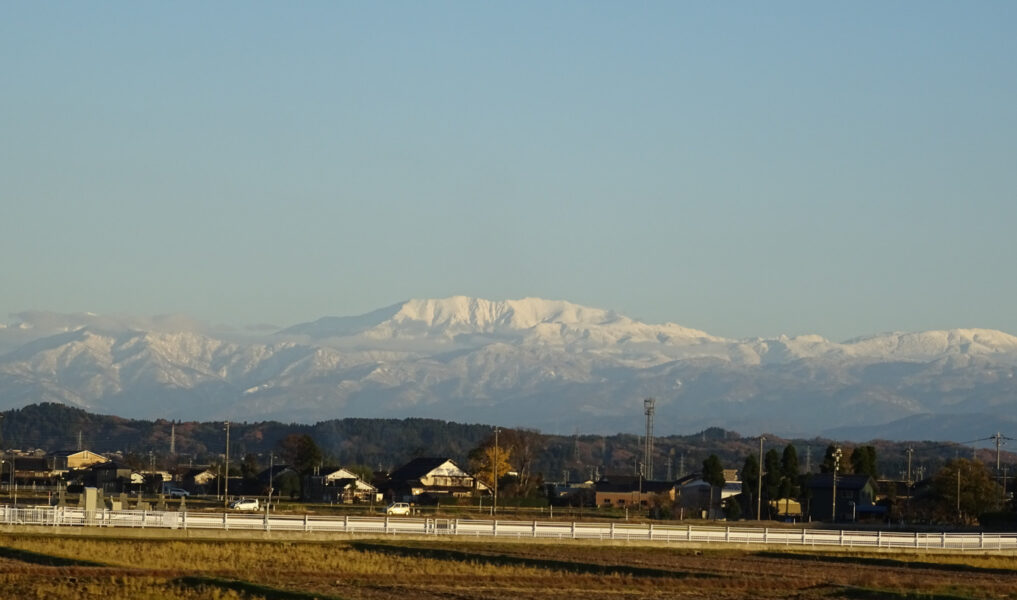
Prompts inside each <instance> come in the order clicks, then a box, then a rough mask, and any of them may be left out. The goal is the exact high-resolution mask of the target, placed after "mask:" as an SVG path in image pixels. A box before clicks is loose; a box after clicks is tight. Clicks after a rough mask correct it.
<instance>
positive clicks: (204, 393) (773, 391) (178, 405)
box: [0, 296, 1017, 441]
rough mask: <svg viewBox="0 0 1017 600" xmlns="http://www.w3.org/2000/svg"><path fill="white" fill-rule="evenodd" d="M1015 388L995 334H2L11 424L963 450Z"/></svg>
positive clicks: (512, 322)
mask: <svg viewBox="0 0 1017 600" xmlns="http://www.w3.org/2000/svg"><path fill="white" fill-rule="evenodd" d="M1015 370H1017V337H1014V336H1012V335H1009V334H1007V333H1003V332H1000V331H994V330H985V329H955V330H949V331H927V332H919V333H889V334H880V335H874V336H869V337H863V338H857V339H853V340H850V341H847V342H842V343H837V342H832V341H829V340H826V339H823V338H822V337H819V336H797V337H784V336H781V337H778V338H773V339H748V340H732V339H725V338H721V337H717V336H713V335H710V334H709V333H706V332H703V331H697V330H695V329H690V328H686V327H682V326H680V325H676V324H673V323H666V324H662V325H654V324H647V323H641V322H639V321H635V320H633V319H630V318H628V317H625V316H623V315H620V314H618V313H615V312H613V311H608V310H601V309H597V308H589V307H584V306H579V305H576V304H572V303H569V302H564V301H552V300H543V299H538V298H526V299H522V300H509V301H488V300H483V299H477V298H467V297H461V296H457V297H452V298H445V299H429V300H410V301H407V302H402V303H399V304H395V305H392V306H389V307H386V308H382V309H379V310H376V311H373V312H370V313H367V314H364V315H359V316H352V317H324V318H322V319H319V320H317V321H314V322H311V323H301V324H297V325H293V326H291V327H286V328H284V329H278V330H275V331H271V332H264V333H253V332H252V331H244V332H241V331H213V330H209V329H207V328H203V327H202V326H201V325H200V324H198V323H196V322H194V321H192V320H190V319H187V318H184V317H159V318H139V317H131V318H110V317H100V316H97V315H91V314H76V315H56V314H52V313H40V312H31V313H22V314H21V315H18V321H17V322H15V323H12V324H9V325H7V326H6V327H3V328H0V409H6V408H16V407H20V406H24V405H27V404H30V403H35V402H43V401H51V402H62V403H65V404H69V405H74V406H78V407H81V408H85V409H87V410H90V411H94V412H101V413H108V414H116V415H120V416H125V417H137V418H156V417H166V418H174V419H187V420H191V419H218V418H230V419H234V420H259V419H277V420H281V421H284V422H287V421H297V422H314V421H317V420H324V419H332V418H342V417H358V416H359V417H407V416H425V417H435V418H441V419H449V420H455V421H458V422H484V423H497V424H502V425H506V426H528V427H534V428H538V429H541V430H543V431H547V432H551V433H555V432H557V433H571V432H572V431H574V430H576V429H577V428H578V429H579V430H580V431H583V432H605V433H608V432H610V433H614V432H619V431H631V432H633V433H635V432H638V431H640V429H641V427H642V421H643V415H642V399H643V398H644V397H647V396H653V397H655V398H656V399H657V416H656V421H655V422H656V431H658V432H660V433H689V432H694V431H698V430H700V429H703V428H705V427H708V426H719V427H724V428H726V429H729V430H736V431H739V432H741V433H743V434H754V433H759V432H766V431H769V432H773V433H777V434H781V435H799V436H801V435H805V436H811V435H820V434H832V435H837V436H838V437H843V438H849V439H863V440H864V439H869V438H871V437H877V436H878V437H886V438H891V439H893V438H897V439H926V438H927V439H952V440H955V441H962V440H968V439H975V438H982V437H986V436H987V435H989V434H991V433H993V432H994V431H996V430H997V429H999V428H1001V427H1002V428H1003V429H1004V433H1006V432H1007V431H1006V430H1007V428H1009V431H1010V432H1017V427H1014V425H1015V424H1017V419H1014V417H1013V416H1012V415H1014V414H1017V413H1015V411H1014V408H1015V407H1017V382H1015V380H1014V372H1015ZM838 432H839V433H838Z"/></svg>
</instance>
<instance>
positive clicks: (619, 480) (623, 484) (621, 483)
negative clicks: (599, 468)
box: [596, 475, 675, 494]
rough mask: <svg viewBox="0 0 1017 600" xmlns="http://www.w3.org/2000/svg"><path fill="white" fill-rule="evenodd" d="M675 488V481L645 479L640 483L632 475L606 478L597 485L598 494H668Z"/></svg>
mask: <svg viewBox="0 0 1017 600" xmlns="http://www.w3.org/2000/svg"><path fill="white" fill-rule="evenodd" d="M674 487H675V482H673V481H655V480H649V479H644V480H642V482H640V480H639V477H634V476H632V475H625V476H618V475H615V476H612V477H605V478H604V479H601V480H600V481H598V482H597V483H596V490H597V491H598V492H614V493H628V492H638V491H639V490H640V489H642V490H643V493H645V494H659V493H661V492H667V491H669V490H671V489H673V488H674Z"/></svg>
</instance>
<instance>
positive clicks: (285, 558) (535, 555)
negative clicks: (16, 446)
mask: <svg viewBox="0 0 1017 600" xmlns="http://www.w3.org/2000/svg"><path fill="white" fill-rule="evenodd" d="M1015 581H1017V557H1013V556H980V555H979V556H975V555H972V556H956V555H954V556H945V555H925V554H900V555H898V554H859V553H815V554H812V553H806V552H763V551H748V550H730V549H724V550H716V551H709V550H708V551H702V550H695V549H681V548H674V547H671V548H655V547H650V546H629V545H617V546H596V545H592V544H587V543H577V542H571V541H569V542H559V543H553V544H525V543H505V542H479V541H473V542H464V541H461V540H450V539H442V538H439V539H433V540H426V541H411V540H393V539H391V538H389V539H384V540H381V539H379V540H342V541H336V542H317V541H315V542H310V541H308V542H300V541H250V540H247V541H221V540H216V541H197V540H159V539H116V538H105V537H94V538H89V537H58V536H50V535H4V536H0V589H2V590H4V592H3V594H4V597H12V598H53V599H60V598H92V597H94V598H99V597H108V598H170V599H177V598H179V599H190V598H294V599H310V598H323V599H324V598H349V599H353V598H393V597H407V598H449V597H454V598H461V599H472V598H476V599H481V598H483V599H491V598H505V599H509V598H511V599H518V598H563V599H564V598H576V597H587V598H604V597H611V598H674V597H680V598H722V599H723V598H788V597H793V598H932V599H944V600H945V599H948V598H972V599H974V598H1017V584H1015V583H1014V582H1015Z"/></svg>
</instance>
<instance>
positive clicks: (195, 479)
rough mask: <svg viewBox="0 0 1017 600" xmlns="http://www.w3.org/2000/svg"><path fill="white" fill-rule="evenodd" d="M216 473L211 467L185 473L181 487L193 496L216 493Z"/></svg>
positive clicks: (181, 480)
mask: <svg viewBox="0 0 1017 600" xmlns="http://www.w3.org/2000/svg"><path fill="white" fill-rule="evenodd" d="M215 479H216V472H215V471H214V470H212V468H211V467H197V468H191V469H188V470H186V471H184V473H183V475H182V476H181V477H180V487H182V488H184V489H185V490H187V491H188V492H191V493H192V494H209V493H214V492H215V491H216V490H215V487H216V481H215Z"/></svg>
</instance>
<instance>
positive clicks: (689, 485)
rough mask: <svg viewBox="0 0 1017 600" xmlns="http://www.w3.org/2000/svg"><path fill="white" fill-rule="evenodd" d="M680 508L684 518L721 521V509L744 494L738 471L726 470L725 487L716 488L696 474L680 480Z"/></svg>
mask: <svg viewBox="0 0 1017 600" xmlns="http://www.w3.org/2000/svg"><path fill="white" fill-rule="evenodd" d="M678 492H679V494H678V506H679V508H680V509H681V511H682V515H683V516H686V515H687V516H695V517H703V518H709V519H719V518H721V517H722V516H723V514H722V512H721V510H720V509H721V507H723V506H725V505H726V503H727V501H728V499H729V498H733V497H734V496H737V495H738V494H740V493H742V482H741V481H740V480H739V477H738V471H737V470H736V469H724V485H723V486H721V487H720V488H719V490H718V489H717V488H715V487H714V486H712V485H710V484H709V483H708V482H706V481H705V480H704V479H703V476H702V474H700V473H694V474H692V475H687V476H685V477H683V478H682V479H679V480H678Z"/></svg>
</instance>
